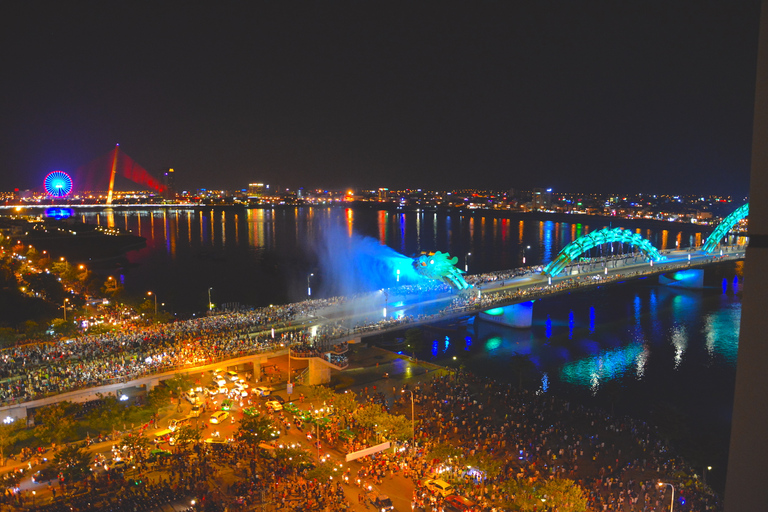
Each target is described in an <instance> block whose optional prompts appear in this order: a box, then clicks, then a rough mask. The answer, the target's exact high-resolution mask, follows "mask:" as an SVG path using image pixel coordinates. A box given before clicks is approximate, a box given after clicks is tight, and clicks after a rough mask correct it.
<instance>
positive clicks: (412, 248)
mask: <svg viewBox="0 0 768 512" xmlns="http://www.w3.org/2000/svg"><path fill="white" fill-rule="evenodd" d="M78 215H79V216H81V218H82V220H83V221H85V222H89V223H93V224H99V225H104V226H114V227H118V228H121V229H126V230H129V231H131V232H133V233H134V234H137V235H139V236H143V237H145V238H147V247H146V249H144V250H142V251H138V252H136V253H130V254H129V255H128V257H129V260H130V263H131V264H133V265H134V266H136V267H137V268H138V267H143V266H145V265H150V264H151V265H154V268H141V270H134V271H131V272H130V274H129V275H126V290H127V291H129V292H130V291H131V290H139V289H144V288H146V287H147V286H149V285H148V283H152V284H151V286H152V287H153V289H154V288H156V289H157V290H158V293H162V294H163V295H165V296H173V295H177V297H176V300H173V301H172V305H171V307H173V308H174V309H176V310H181V311H184V310H186V311H190V310H195V309H196V308H198V307H200V306H203V307H204V305H205V304H206V302H205V301H204V300H201V299H200V294H201V293H202V292H203V291H205V290H207V288H208V286H214V287H216V288H217V289H219V290H221V293H222V294H223V295H224V298H225V300H226V301H227V302H230V300H227V299H228V298H230V297H228V296H230V295H231V296H233V297H231V299H232V300H231V301H241V302H245V303H250V304H253V305H268V304H270V303H274V302H280V301H285V300H298V299H301V298H302V295H303V294H302V293H300V292H299V290H301V289H305V287H303V286H300V283H299V281H300V280H301V279H302V277H301V274H304V272H306V271H307V269H312V271H315V270H316V269H317V264H316V262H315V261H314V260H315V259H316V255H315V253H314V252H313V251H314V250H315V246H317V243H318V242H317V241H318V240H319V239H320V238H321V237H322V236H323V233H325V232H327V231H328V230H333V229H335V228H338V229H339V230H341V233H342V234H343V235H344V237H346V239H347V240H351V239H352V238H353V237H357V236H369V237H372V238H374V239H376V240H377V241H378V242H379V243H380V244H384V245H387V246H389V247H392V248H394V249H396V250H397V251H398V252H400V253H402V254H405V255H407V256H412V255H415V254H419V253H420V252H431V251H437V250H440V251H443V252H449V253H451V254H452V255H455V256H459V258H460V259H462V260H463V259H465V257H466V256H465V255H466V254H467V253H472V258H471V260H470V262H469V263H470V264H471V267H470V268H469V270H470V272H472V273H477V272H487V271H491V270H503V269H508V268H512V267H515V266H518V265H520V264H522V258H523V257H525V258H526V263H527V264H529V265H531V264H533V265H536V264H541V263H546V262H547V261H549V260H551V259H552V258H553V257H554V255H556V254H557V253H558V252H559V251H560V249H562V247H563V246H564V245H566V244H568V243H570V242H571V241H573V240H574V239H576V238H578V237H579V236H582V235H584V234H586V233H589V232H590V231H593V230H596V229H600V228H602V227H605V226H604V223H602V222H601V221H600V219H591V218H590V219H588V221H589V222H593V224H586V223H581V222H579V223H573V222H556V221H554V220H539V219H535V220H534V219H531V218H530V217H527V216H515V215H512V216H511V217H510V218H502V217H497V216H495V215H494V214H483V212H479V211H473V212H458V213H457V212H450V213H449V212H430V213H425V212H423V211H404V212H403V211H401V212H397V213H391V212H388V211H386V210H369V209H357V208H331V207H317V208H315V207H312V208H310V207H296V208H293V207H292V208H275V209H247V210H242V209H227V208H210V207H209V208H198V209H177V208H167V209H166V208H157V209H152V208H147V209H138V210H106V209H105V210H102V211H95V212H94V211H88V212H86V213H78ZM688 229H690V228H688ZM642 233H643V234H644V235H645V236H648V237H650V239H651V241H652V242H653V243H655V244H657V245H659V244H660V243H661V242H662V241H663V239H664V238H665V237H674V239H675V240H676V241H680V243H683V242H690V241H695V240H700V234H699V233H693V234H691V233H687V232H683V231H669V232H668V233H666V234H665V233H663V232H661V231H654V230H651V229H643V230H642ZM528 246H530V249H529V250H526V251H522V250H521V248H523V247H528ZM618 249H619V250H623V249H624V248H621V247H619V248H618ZM338 250H345V247H338ZM606 250H608V249H607V248H606ZM614 250H616V249H614ZM271 252H275V253H278V254H280V255H281V256H280V257H279V258H278V262H277V266H275V265H272V266H269V265H267V263H269V262H268V261H266V260H265V259H264V258H265V256H266V255H267V254H269V253H271ZM598 254H599V250H595V251H594V254H592V255H593V256H596V255H598ZM199 260H202V261H203V262H204V263H203V264H202V268H201V263H200V261H199ZM208 262H213V263H215V264H222V263H224V262H227V267H228V268H227V269H221V268H216V269H213V268H206V267H208V266H209V265H208ZM171 265H173V267H174V270H173V272H174V273H175V281H171V280H170V279H169V278H167V277H166V275H165V274H166V273H167V272H166V271H167V270H168V269H169V267H170V266H171ZM318 272H319V274H316V275H318V277H317V280H318V286H319V288H318V290H317V292H318V293H319V294H320V295H321V296H322V293H323V290H322V286H320V284H321V283H322V282H323V278H322V269H320V270H318ZM200 276H210V282H206V283H202V282H198V281H199V280H200ZM139 279H140V280H143V282H138V281H137V280H139ZM303 279H304V280H305V279H306V276H304V277H303ZM280 280H282V281H280ZM179 281H183V282H185V283H187V284H186V285H185V286H186V287H187V290H186V291H185V292H184V293H182V290H181V289H178V284H177V283H178V282H179ZM266 281H269V282H270V284H271V286H263V285H261V286H255V285H256V284H257V283H264V282H266ZM243 286H246V287H248V288H249V291H247V292H246V291H243V290H242V289H241V288H242V287H243ZM195 287H196V288H195ZM163 288H166V289H163ZM198 288H199V290H198ZM187 292H189V293H187ZM590 325H592V323H590ZM574 328H575V325H574Z"/></svg>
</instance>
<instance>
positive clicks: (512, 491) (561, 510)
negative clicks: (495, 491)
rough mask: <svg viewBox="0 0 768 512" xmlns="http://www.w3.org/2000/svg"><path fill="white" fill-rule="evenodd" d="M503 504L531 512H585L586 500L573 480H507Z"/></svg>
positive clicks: (523, 511) (524, 511)
mask: <svg viewBox="0 0 768 512" xmlns="http://www.w3.org/2000/svg"><path fill="white" fill-rule="evenodd" d="M504 491H505V492H504V493H502V496H503V504H504V506H505V508H510V509H513V510H520V511H522V512H532V511H535V510H556V511H558V512H585V511H586V510H587V498H586V496H585V495H584V490H583V489H582V488H581V487H580V486H579V485H578V484H576V483H575V482H574V481H573V480H569V479H566V478H554V479H552V480H538V481H535V482H533V483H530V484H529V483H526V482H524V481H518V480H507V482H506V483H505V484H504Z"/></svg>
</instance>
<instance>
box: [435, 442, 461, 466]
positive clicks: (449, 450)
mask: <svg viewBox="0 0 768 512" xmlns="http://www.w3.org/2000/svg"><path fill="white" fill-rule="evenodd" d="M461 454H462V452H461V450H460V449H459V448H457V447H455V446H453V445H452V444H448V443H440V444H438V445H435V447H434V448H432V449H431V450H430V451H429V459H437V460H439V461H442V462H445V461H446V460H448V459H455V458H458V457H461Z"/></svg>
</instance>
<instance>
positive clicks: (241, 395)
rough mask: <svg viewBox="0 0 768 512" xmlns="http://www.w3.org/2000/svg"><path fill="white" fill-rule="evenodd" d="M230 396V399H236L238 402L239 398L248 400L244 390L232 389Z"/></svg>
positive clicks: (246, 392)
mask: <svg viewBox="0 0 768 512" xmlns="http://www.w3.org/2000/svg"><path fill="white" fill-rule="evenodd" d="M230 395H231V396H232V398H237V399H238V400H239V399H240V398H248V391H246V390H245V389H238V388H234V389H233V390H232V391H230Z"/></svg>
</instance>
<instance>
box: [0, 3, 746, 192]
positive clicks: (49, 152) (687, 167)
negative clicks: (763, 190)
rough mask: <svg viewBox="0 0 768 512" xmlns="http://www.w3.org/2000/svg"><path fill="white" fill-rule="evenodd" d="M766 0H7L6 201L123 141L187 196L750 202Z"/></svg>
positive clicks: (1, 166)
mask: <svg viewBox="0 0 768 512" xmlns="http://www.w3.org/2000/svg"><path fill="white" fill-rule="evenodd" d="M758 17H759V3H758V1H757V0H740V1H732V0H728V1H725V0H723V1H705V0H695V1H674V0H665V1H658V2H656V1H616V0H613V1H545V0H537V1H534V0H531V1H526V2H522V1H512V0H510V1H504V2H501V1H499V2H479V1H471V2H470V1H468V2H464V3H454V2H447V1H440V2H437V1H435V2H415V1H414V2H403V3H400V2H394V1H388V2H368V1H359V2H335V1H318V2H311V3H310V2H307V3H303V2H291V1H285V2H284V1H270V2H223V1H217V2H180V3H176V2H163V1H157V2H146V3H143V2H133V1H99V2H94V3H88V2H83V1H77V2H61V1H57V2H51V3H41V2H26V1H24V2H22V1H19V2H4V3H3V6H2V8H0V18H1V19H2V21H1V22H0V27H1V28H2V30H1V32H2V36H1V37H2V39H3V41H2V48H3V50H2V52H0V55H1V57H0V62H2V82H1V83H2V99H1V100H0V101H1V102H2V108H1V109H0V116H1V121H0V122H1V123H2V128H3V129H2V134H1V136H0V191H4V190H12V189H14V188H20V189H26V188H37V189H40V188H41V184H42V180H43V177H44V176H45V175H46V174H47V173H48V172H50V171H52V170H54V169H61V170H64V171H74V170H75V169H77V168H78V167H79V166H82V165H84V164H87V163H88V162H89V161H91V160H93V159H95V158H97V157H100V156H102V155H103V154H105V153H106V152H108V151H110V150H111V149H112V148H113V147H114V144H115V143H120V145H121V148H122V149H123V151H125V153H126V154H128V155H129V156H131V157H132V158H133V159H134V160H135V161H136V162H138V163H139V164H141V165H142V166H144V167H145V168H146V169H147V170H149V171H150V172H152V173H154V174H156V175H158V176H159V175H160V174H161V172H162V171H164V170H165V169H167V168H169V167H173V168H174V169H175V170H176V174H177V184H178V188H183V189H195V188H226V189H240V188H244V187H246V186H247V184H248V183H249V182H256V181H258V182H265V183H270V184H272V185H273V186H275V185H279V186H281V187H283V188H285V187H290V188H297V187H305V188H316V187H323V188H330V189H336V188H346V187H355V188H378V187H389V188H405V187H410V188H429V189H454V188H483V189H487V188H490V189H509V188H512V187H514V188H521V189H527V188H530V187H552V188H553V189H554V190H555V191H570V192H586V191H594V192H618V193H631V192H651V193H675V194H686V193H697V194H710V193H711V194H735V195H745V194H746V193H747V192H748V185H749V161H750V151H751V143H752V141H751V133H752V109H753V101H754V80H755V62H756V54H757V50H756V47H757V32H758Z"/></svg>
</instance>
